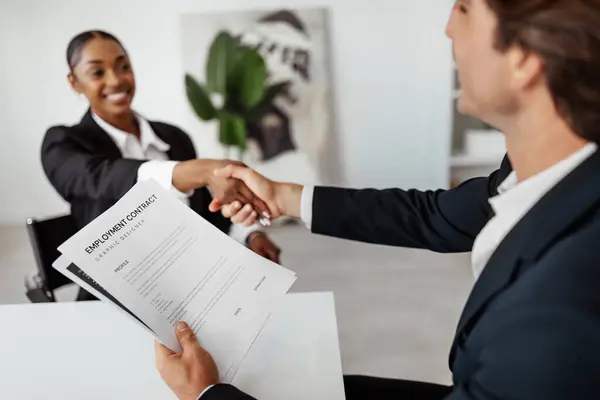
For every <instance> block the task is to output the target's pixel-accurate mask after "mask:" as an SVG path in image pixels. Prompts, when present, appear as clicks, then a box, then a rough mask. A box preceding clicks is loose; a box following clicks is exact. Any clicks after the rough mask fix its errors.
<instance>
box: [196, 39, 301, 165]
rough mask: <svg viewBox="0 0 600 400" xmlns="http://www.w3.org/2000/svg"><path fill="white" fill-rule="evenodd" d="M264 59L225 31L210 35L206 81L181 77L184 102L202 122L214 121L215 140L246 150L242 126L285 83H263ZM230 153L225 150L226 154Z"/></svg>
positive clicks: (271, 98)
mask: <svg viewBox="0 0 600 400" xmlns="http://www.w3.org/2000/svg"><path fill="white" fill-rule="evenodd" d="M267 75H268V72H267V68H266V65H265V61H264V59H263V57H262V56H261V54H260V53H259V52H258V50H257V49H256V48H248V47H242V46H239V45H238V42H237V41H236V39H235V38H234V37H233V36H231V35H230V34H229V33H228V32H226V31H220V32H219V33H218V34H217V35H216V37H215V38H214V40H213V42H212V44H211V46H210V50H209V53H208V59H207V62H206V82H205V83H204V84H200V83H198V82H197V81H196V80H195V79H194V78H193V77H192V76H191V75H190V74H186V76H185V87H186V93H187V97H188V101H189V103H190V105H191V107H192V109H193V111H194V113H195V114H196V115H197V116H198V117H199V118H200V119H201V120H203V121H211V120H215V119H216V120H218V122H219V142H220V143H221V144H223V145H224V146H225V147H226V148H227V149H228V150H229V149H230V148H231V147H236V148H238V150H239V160H242V158H243V154H244V151H245V150H246V126H247V123H248V122H250V121H255V120H257V119H258V118H260V117H261V116H262V115H263V114H264V112H265V110H266V108H267V107H268V106H269V105H270V104H271V102H272V101H273V100H274V99H275V97H276V96H277V95H278V94H280V93H281V92H282V91H284V90H285V89H286V87H287V85H288V84H289V82H280V83H276V84H272V85H268V84H267ZM230 156H231V155H230V154H229V153H228V157H229V158H231V157H230Z"/></svg>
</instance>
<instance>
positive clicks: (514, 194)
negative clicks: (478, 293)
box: [300, 143, 598, 280]
mask: <svg viewBox="0 0 600 400" xmlns="http://www.w3.org/2000/svg"><path fill="white" fill-rule="evenodd" d="M597 147H598V146H597V145H596V144H595V143H589V144H588V145H586V146H585V147H584V148H582V149H581V150H579V151H577V152H576V153H574V154H572V155H571V156H569V157H567V158H566V159H564V160H562V161H560V162H559V163H557V164H554V165H553V166H552V167H550V168H548V169H546V170H545V171H543V172H541V173H539V174H537V175H535V176H533V177H531V178H529V179H526V180H524V181H522V182H518V178H517V174H516V172H514V171H513V172H512V173H511V174H510V175H509V176H508V177H507V178H506V179H505V180H504V181H503V182H502V183H501V184H500V186H498V195H497V196H494V197H492V198H490V199H489V200H488V201H489V203H490V205H491V206H492V208H493V210H494V212H495V216H494V217H493V218H492V219H491V220H490V221H488V223H487V224H486V226H485V227H484V228H483V229H482V230H481V232H479V235H477V238H476V239H475V243H474V244H473V249H472V253H471V267H472V269H473V275H474V276H475V279H476V280H477V278H479V275H480V274H481V272H482V271H483V268H484V267H485V266H486V264H487V263H488V261H489V260H490V257H491V256H492V254H493V253H494V251H496V249H497V248H498V246H499V245H500V243H501V242H502V240H504V238H505V237H506V235H507V234H508V233H509V232H510V231H511V230H512V228H513V227H514V226H515V225H516V224H517V223H518V222H519V221H520V220H521V218H523V216H524V215H525V214H527V212H528V211H529V210H531V209H532V208H533V206H534V205H535V204H536V203H537V202H538V201H539V200H540V199H541V198H542V197H543V196H544V195H545V194H546V193H548V192H549V191H550V189H552V188H553V187H554V186H555V185H556V184H558V182H560V181H561V180H562V179H563V178H565V177H566V176H567V175H568V174H569V173H570V172H571V171H573V170H574V169H575V168H577V167H578V166H579V164H581V163H582V162H583V161H584V160H586V159H587V158H588V157H590V156H591V155H592V154H593V153H594V152H595V151H596V150H597ZM313 194H314V186H304V188H303V189H302V198H301V204H300V217H301V219H302V221H303V222H304V224H305V225H306V226H307V227H308V228H309V229H310V227H311V223H312V214H313V209H312V203H313Z"/></svg>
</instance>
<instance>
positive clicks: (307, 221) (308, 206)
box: [300, 185, 315, 229]
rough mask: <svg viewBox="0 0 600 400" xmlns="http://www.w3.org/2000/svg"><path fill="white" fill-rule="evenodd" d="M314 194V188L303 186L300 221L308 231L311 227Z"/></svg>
mask: <svg viewBox="0 0 600 400" xmlns="http://www.w3.org/2000/svg"><path fill="white" fill-rule="evenodd" d="M314 193H315V187H314V186H310V185H305V186H304V187H303V188H302V197H301V198H300V219H301V220H302V222H304V225H306V227H307V228H308V229H310V228H311V225H312V215H313V196H314Z"/></svg>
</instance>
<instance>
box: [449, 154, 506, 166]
mask: <svg viewBox="0 0 600 400" xmlns="http://www.w3.org/2000/svg"><path fill="white" fill-rule="evenodd" d="M502 158H504V154H498V155H488V154H460V153H457V154H453V155H452V156H451V157H450V166H451V167H452V168H459V167H488V166H490V167H493V166H499V165H500V163H501V162H502Z"/></svg>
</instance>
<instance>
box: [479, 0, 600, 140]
mask: <svg viewBox="0 0 600 400" xmlns="http://www.w3.org/2000/svg"><path fill="white" fill-rule="evenodd" d="M485 1H486V3H487V4H488V6H489V7H490V8H491V10H492V11H493V12H494V13H495V14H496V16H497V18H498V29H497V37H496V43H495V46H496V48H497V49H498V50H500V51H505V50H507V49H508V48H509V47H511V46H513V45H516V46H519V47H520V48H522V49H523V50H525V51H530V52H533V53H536V54H538V55H539V56H540V57H541V58H542V60H543V63H544V71H545V74H546V77H547V84H548V87H549V90H550V93H551V95H552V97H553V99H554V104H555V105H556V108H557V110H558V112H559V113H560V115H561V116H562V117H563V118H564V119H565V120H566V121H567V122H568V123H569V125H570V127H571V129H572V130H573V131H574V132H575V133H576V134H577V135H579V136H580V137H582V138H584V139H587V140H590V141H594V142H596V143H600V0H485Z"/></svg>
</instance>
